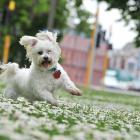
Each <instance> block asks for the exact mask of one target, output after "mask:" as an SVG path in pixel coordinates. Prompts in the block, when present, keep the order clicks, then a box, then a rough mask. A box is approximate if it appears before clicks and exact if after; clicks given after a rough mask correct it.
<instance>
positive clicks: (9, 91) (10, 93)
mask: <svg viewBox="0 0 140 140" xmlns="http://www.w3.org/2000/svg"><path fill="white" fill-rule="evenodd" d="M4 96H5V97H6V98H11V99H14V100H16V99H17V97H18V95H17V93H16V92H15V90H14V89H13V88H11V87H7V88H6V89H5V91H4Z"/></svg>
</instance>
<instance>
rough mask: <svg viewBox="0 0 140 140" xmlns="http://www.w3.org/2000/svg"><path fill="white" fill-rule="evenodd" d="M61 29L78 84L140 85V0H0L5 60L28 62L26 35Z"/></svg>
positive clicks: (0, 48)
mask: <svg viewBox="0 0 140 140" xmlns="http://www.w3.org/2000/svg"><path fill="white" fill-rule="evenodd" d="M40 30H50V31H53V32H57V33H58V42H59V44H60V47H61V49H62V58H61V64H62V65H63V67H64V68H65V70H66V71H67V72H68V74H69V75H70V77H71V79H72V80H73V81H74V82H76V83H77V84H79V85H84V86H88V87H89V86H90V87H94V88H105V89H108V88H109V89H113V90H120V89H121V90H125V91H128V90H133V91H140V48H139V47H140V1H139V0H98V1H97V0H28V1H26V0H21V1H20V0H0V61H2V62H4V63H8V62H17V63H19V64H20V66H21V67H25V66H27V67H28V66H29V62H28V60H27V59H26V57H25V56H26V52H25V50H24V48H23V47H21V46H20V45H19V39H20V37H21V36H22V35H32V36H34V35H35V34H36V33H37V32H38V31H40Z"/></svg>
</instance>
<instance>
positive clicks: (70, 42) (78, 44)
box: [60, 34, 90, 52]
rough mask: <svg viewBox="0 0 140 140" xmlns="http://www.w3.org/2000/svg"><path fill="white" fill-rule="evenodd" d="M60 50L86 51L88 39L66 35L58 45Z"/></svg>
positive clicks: (88, 44)
mask: <svg viewBox="0 0 140 140" xmlns="http://www.w3.org/2000/svg"><path fill="white" fill-rule="evenodd" d="M60 46H61V48H68V49H75V50H78V51H86V52H87V51H88V49H89V47H90V39H89V38H84V37H82V36H77V35H72V34H66V35H65V36H64V37H63V40H62V41H61V43H60Z"/></svg>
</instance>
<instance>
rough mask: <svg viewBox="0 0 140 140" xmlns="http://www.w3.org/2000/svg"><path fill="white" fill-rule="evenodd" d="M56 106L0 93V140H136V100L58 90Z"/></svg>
mask: <svg viewBox="0 0 140 140" xmlns="http://www.w3.org/2000/svg"><path fill="white" fill-rule="evenodd" d="M58 92H59V93H58V94H57V95H58V98H59V99H60V107H54V106H51V105H49V104H47V103H46V102H37V101H36V102H34V103H32V104H31V103H30V102H28V101H27V100H26V99H24V98H18V100H16V101H13V100H10V99H6V98H4V97H3V96H2V94H0V140H10V139H14V140H19V139H20V140H51V139H52V140H125V139H126V140H132V139H133V140H139V139H140V97H136V96H130V95H121V94H113V93H107V92H104V91H100V92H99V91H93V90H89V89H83V92H84V94H83V96H81V97H76V96H71V95H69V94H68V93H65V92H63V91H61V90H60V91H58Z"/></svg>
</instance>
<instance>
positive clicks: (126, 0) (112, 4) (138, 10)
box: [98, 0, 140, 47]
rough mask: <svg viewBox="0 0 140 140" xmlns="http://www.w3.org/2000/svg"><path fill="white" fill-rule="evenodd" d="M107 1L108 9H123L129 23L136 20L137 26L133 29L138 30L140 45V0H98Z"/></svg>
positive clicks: (123, 14)
mask: <svg viewBox="0 0 140 140" xmlns="http://www.w3.org/2000/svg"><path fill="white" fill-rule="evenodd" d="M98 1H106V2H107V3H108V4H109V7H108V10H110V9H112V8H117V9H119V10H120V11H121V14H122V19H124V20H125V21H126V24H129V23H130V22H131V20H133V21H134V23H135V27H134V28H133V29H132V30H134V31H136V32H137V37H136V39H135V43H136V46H137V47H140V0H98Z"/></svg>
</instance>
